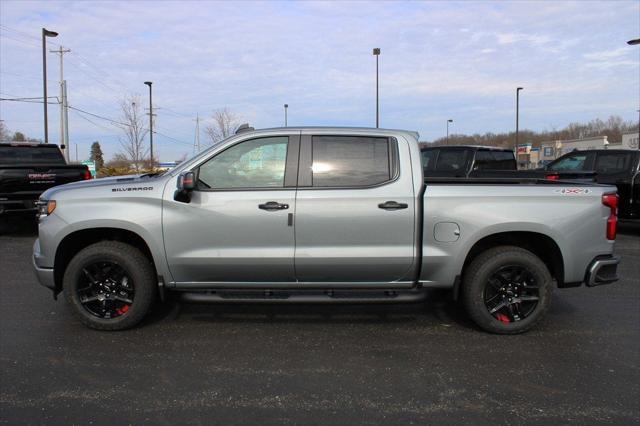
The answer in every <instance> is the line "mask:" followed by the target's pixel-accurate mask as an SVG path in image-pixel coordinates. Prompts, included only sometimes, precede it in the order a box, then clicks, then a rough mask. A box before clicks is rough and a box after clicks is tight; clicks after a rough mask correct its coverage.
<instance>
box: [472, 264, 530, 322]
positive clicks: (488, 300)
mask: <svg viewBox="0 0 640 426" xmlns="http://www.w3.org/2000/svg"><path fill="white" fill-rule="evenodd" d="M538 290H539V287H538V286H537V284H536V281H535V277H534V275H533V273H532V272H531V271H529V270H528V269H527V268H526V267H524V266H521V265H508V266H502V267H500V268H499V269H498V270H496V271H495V272H494V273H493V274H491V276H490V277H489V279H488V280H487V284H486V287H485V289H484V304H485V306H486V307H487V310H488V311H489V313H490V314H491V315H493V316H494V317H495V318H496V319H497V320H498V321H501V322H503V323H505V324H509V323H512V322H516V321H522V320H523V319H525V318H527V317H528V316H529V315H531V313H532V312H533V311H534V310H535V309H536V306H537V305H538V300H540V297H539V293H538Z"/></svg>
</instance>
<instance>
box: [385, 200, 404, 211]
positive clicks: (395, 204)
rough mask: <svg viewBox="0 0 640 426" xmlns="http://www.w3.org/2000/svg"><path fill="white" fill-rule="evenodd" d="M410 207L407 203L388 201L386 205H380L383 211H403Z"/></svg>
mask: <svg viewBox="0 0 640 426" xmlns="http://www.w3.org/2000/svg"><path fill="white" fill-rule="evenodd" d="M407 207H409V205H408V204H406V203H398V202H396V201H386V202H384V203H381V204H378V208H380V209H383V210H402V209H406V208H407Z"/></svg>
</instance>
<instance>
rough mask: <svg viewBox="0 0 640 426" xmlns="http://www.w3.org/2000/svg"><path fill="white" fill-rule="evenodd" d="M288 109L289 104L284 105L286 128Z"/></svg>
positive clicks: (285, 124) (285, 125)
mask: <svg viewBox="0 0 640 426" xmlns="http://www.w3.org/2000/svg"><path fill="white" fill-rule="evenodd" d="M287 108H289V104H284V127H287Z"/></svg>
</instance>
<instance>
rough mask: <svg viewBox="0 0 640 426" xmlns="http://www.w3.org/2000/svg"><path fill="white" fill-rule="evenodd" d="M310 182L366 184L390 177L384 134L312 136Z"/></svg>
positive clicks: (334, 184)
mask: <svg viewBox="0 0 640 426" xmlns="http://www.w3.org/2000/svg"><path fill="white" fill-rule="evenodd" d="M312 146H313V147H312V150H313V165H312V166H311V171H312V176H313V181H312V182H313V186H319V187H323V186H369V185H375V184H378V183H382V182H385V181H387V180H389V179H390V178H391V172H390V166H389V158H390V157H389V140H388V139H387V138H368V137H359V136H356V137H347V136H314V137H313V139H312Z"/></svg>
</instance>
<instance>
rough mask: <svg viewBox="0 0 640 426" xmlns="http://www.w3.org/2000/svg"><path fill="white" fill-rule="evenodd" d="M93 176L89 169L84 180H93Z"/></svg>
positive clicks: (85, 172)
mask: <svg viewBox="0 0 640 426" xmlns="http://www.w3.org/2000/svg"><path fill="white" fill-rule="evenodd" d="M92 177H93V176H91V172H90V171H89V169H86V170H85V171H84V180H89V179H91V178H92Z"/></svg>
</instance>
